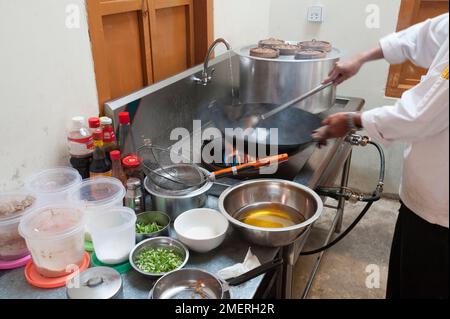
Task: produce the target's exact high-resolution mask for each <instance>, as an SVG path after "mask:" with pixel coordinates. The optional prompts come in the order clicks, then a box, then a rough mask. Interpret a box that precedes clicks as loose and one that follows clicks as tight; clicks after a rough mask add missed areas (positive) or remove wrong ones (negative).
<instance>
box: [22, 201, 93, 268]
mask: <svg viewBox="0 0 450 319" xmlns="http://www.w3.org/2000/svg"><path fill="white" fill-rule="evenodd" d="M84 227H85V225H84V215H83V211H82V210H81V209H79V208H78V207H76V206H69V205H52V206H45V207H40V208H37V209H35V210H33V211H31V212H30V213H29V214H27V215H25V216H24V217H23V218H22V220H21V221H20V224H19V233H20V235H21V236H22V237H24V238H25V240H26V243H27V246H28V249H29V251H30V252H31V257H32V259H33V263H34V265H35V266H36V269H37V271H38V272H39V274H41V275H42V276H45V277H60V276H65V275H67V274H68V272H72V271H73V270H74V269H75V268H76V267H78V266H79V265H81V263H82V262H83V254H84Z"/></svg>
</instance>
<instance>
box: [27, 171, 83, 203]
mask: <svg viewBox="0 0 450 319" xmlns="http://www.w3.org/2000/svg"><path fill="white" fill-rule="evenodd" d="M81 180H82V178H81V175H80V174H79V173H78V171H77V170H76V169H74V168H71V167H57V168H51V169H47V170H44V171H40V172H38V173H36V174H33V175H32V176H30V177H29V178H28V179H27V180H26V181H25V188H26V189H27V190H29V191H30V192H31V193H33V194H36V196H37V200H38V205H39V206H45V205H48V204H59V203H64V202H65V201H66V200H67V196H68V194H69V192H70V190H71V189H72V188H73V187H75V186H76V185H78V184H80V183H81Z"/></svg>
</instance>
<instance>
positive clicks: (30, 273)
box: [25, 252, 91, 289]
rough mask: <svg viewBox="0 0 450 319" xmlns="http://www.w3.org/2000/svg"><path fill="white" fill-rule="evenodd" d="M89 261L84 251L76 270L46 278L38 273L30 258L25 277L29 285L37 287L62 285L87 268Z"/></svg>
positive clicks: (46, 287) (48, 287) (57, 286)
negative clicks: (81, 260) (64, 274)
mask: <svg viewBox="0 0 450 319" xmlns="http://www.w3.org/2000/svg"><path fill="white" fill-rule="evenodd" d="M90 262H91V257H90V256H89V254H88V253H87V252H85V253H84V256H83V262H82V263H81V265H80V266H79V268H78V271H75V272H72V273H70V274H68V275H66V276H62V277H56V278H48V277H44V276H42V275H41V274H40V273H38V271H37V269H36V267H35V265H34V263H33V261H32V260H30V261H29V262H28V264H27V265H26V266H25V279H26V280H27V281H28V283H29V284H30V285H32V286H35V287H38V288H44V289H52V288H59V287H64V286H65V285H66V283H67V281H69V280H70V279H71V278H72V277H74V276H76V275H77V274H79V273H80V272H82V271H84V270H86V269H87V268H89V265H90Z"/></svg>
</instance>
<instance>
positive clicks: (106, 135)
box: [100, 116, 117, 160]
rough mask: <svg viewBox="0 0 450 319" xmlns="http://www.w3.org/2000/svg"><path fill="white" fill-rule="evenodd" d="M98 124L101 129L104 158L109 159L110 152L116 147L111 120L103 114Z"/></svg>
mask: <svg viewBox="0 0 450 319" xmlns="http://www.w3.org/2000/svg"><path fill="white" fill-rule="evenodd" d="M100 125H101V128H102V131H103V148H104V150H105V153H106V158H107V159H108V160H110V158H109V155H110V153H111V152H112V151H114V150H116V149H117V143H116V135H115V133H114V126H113V122H112V120H111V119H110V118H109V117H106V116H103V117H101V118H100Z"/></svg>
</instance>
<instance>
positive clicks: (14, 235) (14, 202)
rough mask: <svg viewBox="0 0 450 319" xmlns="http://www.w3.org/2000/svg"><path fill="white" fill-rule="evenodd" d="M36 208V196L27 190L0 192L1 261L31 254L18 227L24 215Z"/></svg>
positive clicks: (14, 259)
mask: <svg viewBox="0 0 450 319" xmlns="http://www.w3.org/2000/svg"><path fill="white" fill-rule="evenodd" d="M35 208H36V198H35V197H34V196H33V195H31V194H30V193H28V192H26V191H17V192H11V193H1V194H0V263H3V262H11V261H16V260H19V259H22V258H24V257H25V256H28V255H29V252H28V248H27V244H26V242H25V240H24V239H23V237H22V236H20V234H19V229H18V228H19V223H20V220H21V219H22V218H23V216H25V215H26V214H28V213H29V212H30V211H32V210H33V209H35ZM0 269H1V268H0Z"/></svg>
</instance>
